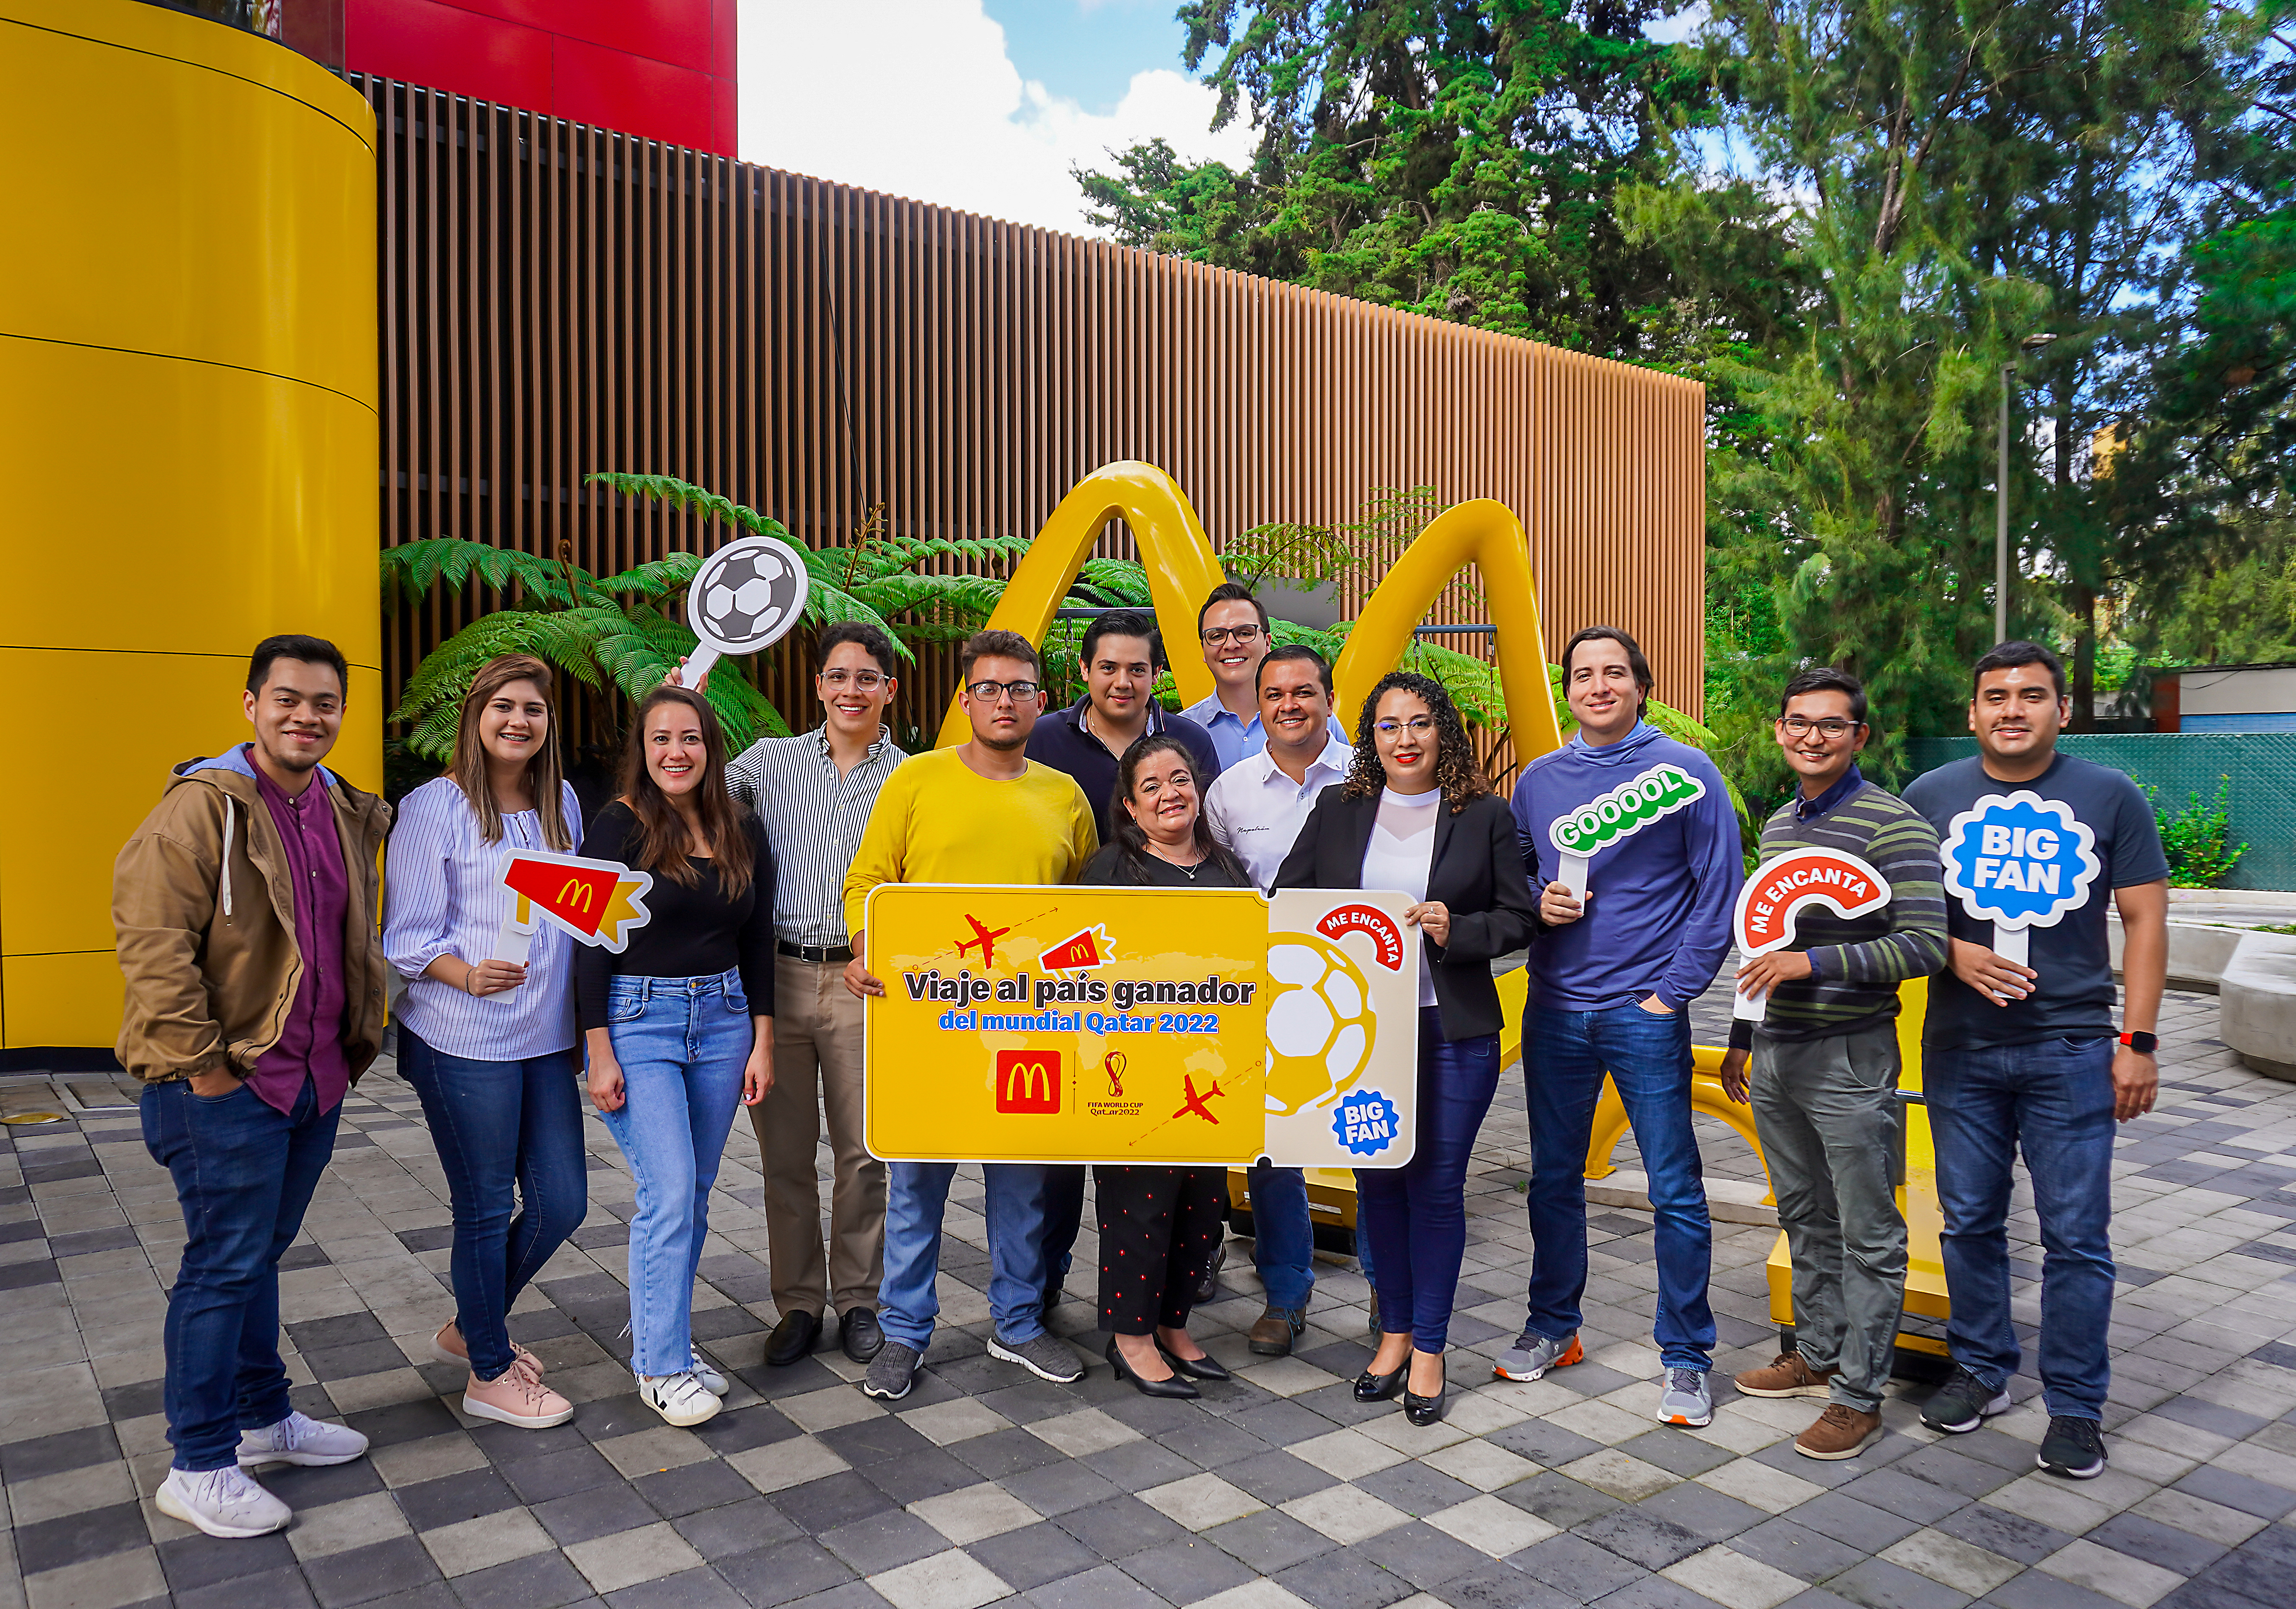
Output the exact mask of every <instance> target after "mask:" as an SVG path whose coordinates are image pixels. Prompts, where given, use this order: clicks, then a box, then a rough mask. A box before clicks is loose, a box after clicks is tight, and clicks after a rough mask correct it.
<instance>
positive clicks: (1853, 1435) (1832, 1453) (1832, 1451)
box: [1794, 1402, 1882, 1458]
mask: <svg viewBox="0 0 2296 1609" xmlns="http://www.w3.org/2000/svg"><path fill="white" fill-rule="evenodd" d="M1881 1433H1882V1416H1881V1415H1880V1414H1877V1413H1876V1414H1866V1413H1860V1412H1858V1410H1857V1409H1856V1408H1850V1407H1849V1406H1847V1405H1846V1404H1843V1403H1840V1402H1829V1403H1827V1404H1826V1407H1825V1412H1824V1413H1822V1414H1820V1415H1818V1416H1817V1423H1816V1424H1813V1425H1811V1426H1810V1427H1809V1428H1808V1430H1806V1431H1804V1432H1802V1433H1801V1434H1800V1435H1799V1436H1796V1437H1795V1438H1794V1451H1796V1452H1798V1453H1800V1455H1801V1456H1802V1457H1805V1458H1854V1457H1857V1455H1858V1454H1859V1453H1862V1452H1864V1451H1865V1450H1866V1443H1867V1442H1868V1441H1872V1440H1873V1439H1874V1437H1876V1436H1878V1435H1880V1434H1881Z"/></svg>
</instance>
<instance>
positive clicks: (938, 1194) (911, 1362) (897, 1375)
mask: <svg viewBox="0 0 2296 1609" xmlns="http://www.w3.org/2000/svg"><path fill="white" fill-rule="evenodd" d="M957 663H958V665H959V666H960V668H961V669H962V672H963V677H964V688H963V691H961V692H960V693H959V694H957V705H958V707H959V708H960V709H962V710H964V714H965V718H966V719H967V720H968V721H969V722H971V724H972V737H971V738H969V739H968V740H967V741H965V742H964V743H960V744H958V745H957V746H956V747H955V748H954V749H936V750H935V751H932V752H931V753H930V754H920V755H917V756H916V757H915V758H914V759H910V760H908V761H907V762H906V763H905V764H904V765H902V766H901V767H900V768H898V770H896V771H895V772H894V773H893V774H892V776H890V777H888V778H886V780H885V784H884V786H883V787H882V788H881V789H880V790H879V791H878V794H877V802H876V806H875V808H874V809H872V810H871V811H870V812H869V825H868V826H867V827H866V829H865V830H864V831H863V833H862V834H861V846H860V848H859V849H858V850H857V851H856V852H855V854H854V856H853V864H852V866H851V868H850V869H849V871H848V872H847V873H846V874H845V923H846V927H847V930H848V931H849V932H851V934H852V935H853V939H852V948H853V959H852V960H850V961H849V962H848V963H847V964H846V966H845V987H846V988H847V989H849V990H851V991H852V993H853V996H854V997H855V998H856V999H859V998H862V997H866V996H871V995H882V994H883V993H884V992H885V986H884V984H883V983H882V982H881V981H879V980H878V979H877V978H875V977H873V976H872V975H871V974H870V972H869V969H868V968H867V966H866V965H864V957H865V956H866V955H867V953H868V951H867V948H866V946H865V943H864V938H865V935H864V933H863V931H862V922H863V919H864V915H865V910H866V907H867V904H868V899H869V891H871V890H872V889H873V888H875V887H877V886H878V885H879V884H880V883H885V882H1017V883H1054V882H1075V881H1076V879H1077V875H1078V873H1080V872H1082V871H1083V870H1084V865H1085V862H1086V861H1087V860H1089V859H1091V858H1092V857H1093V852H1094V851H1095V850H1097V849H1098V848H1099V847H1100V840H1099V837H1098V835H1097V834H1096V833H1095V832H1094V830H1093V817H1092V807H1091V806H1090V805H1088V804H1087V803H1086V802H1085V797H1084V794H1083V792H1081V791H1080V790H1079V789H1078V787H1077V784H1076V783H1075V781H1074V780H1073V779H1071V778H1070V777H1069V776H1065V775H1063V774H1062V773H1061V772H1059V771H1056V770H1054V768H1052V767H1050V766H1046V765H1040V764H1038V763H1037V762H1036V761H1034V760H1032V759H1029V755H1028V743H1029V732H1030V730H1031V729H1032V728H1034V727H1035V726H1036V724H1037V717H1039V716H1041V715H1042V714H1043V713H1044V710H1045V694H1044V689H1043V684H1042V680H1041V672H1040V671H1039V669H1038V662H1037V651H1036V649H1035V648H1033V647H1031V646H1030V645H1029V640H1028V638H1026V637H1024V636H1019V635H1017V634H1016V633H1013V632H1010V631H976V632H974V633H973V634H972V637H971V638H970V639H968V640H967V641H966V643H965V644H964V649H963V651H962V652H961V653H959V654H958V656H957ZM981 1171H982V1173H983V1174H984V1175H985V1176H986V1178H987V1181H988V1201H987V1203H985V1211H986V1213H987V1217H988V1260H989V1268H990V1273H989V1282H988V1307H989V1311H990V1312H991V1314H992V1315H993V1316H994V1317H995V1318H996V1335H995V1337H994V1338H993V1339H992V1340H991V1341H990V1342H989V1343H988V1355H989V1356H990V1357H992V1358H997V1359H1003V1360H1004V1361H1005V1362H1007V1363H1017V1364H1019V1365H1021V1367H1023V1368H1025V1369H1027V1370H1028V1371H1029V1373H1031V1374H1033V1375H1037V1376H1038V1377H1039V1378H1041V1379H1045V1380H1050V1381H1054V1382H1056V1383H1067V1382H1069V1381H1071V1380H1076V1379H1079V1378H1081V1377H1082V1375H1083V1374H1084V1366H1083V1365H1082V1364H1081V1363H1080V1362H1079V1361H1078V1359H1077V1355H1076V1353H1075V1352H1073V1351H1072V1350H1070V1349H1069V1347H1068V1346H1067V1345H1066V1344H1065V1343H1063V1342H1061V1341H1059V1340H1058V1339H1056V1338H1055V1337H1054V1336H1053V1335H1051V1334H1047V1333H1046V1329H1045V1322H1044V1286H1045V1269H1046V1260H1045V1246H1046V1219H1047V1217H1048V1215H1049V1213H1050V1212H1051V1211H1053V1208H1052V1206H1051V1204H1050V1203H1051V1199H1052V1197H1053V1195H1054V1192H1055V1186H1056V1184H1057V1183H1058V1182H1059V1181H1060V1180H1062V1179H1063V1178H1064V1177H1065V1173H1066V1171H1067V1170H1052V1169H1047V1168H1044V1167H1039V1166H1037V1165H1034V1164H1030V1163H1018V1162H989V1163H988V1164H986V1165H985V1166H984V1167H983V1168H982V1170H981ZM1074 1171H1076V1172H1078V1173H1081V1172H1082V1171H1083V1170H1082V1169H1077V1170H1074ZM887 1174H888V1189H887V1195H886V1203H885V1276H884V1281H883V1284H882V1285H881V1286H880V1287H879V1290H878V1312H879V1318H880V1319H881V1323H882V1324H883V1326H884V1331H885V1344H884V1347H883V1349H882V1350H881V1351H879V1352H878V1354H877V1356H876V1359H875V1360H874V1361H873V1362H872V1363H871V1364H870V1365H869V1373H868V1375H867V1377H866V1378H865V1379H864V1380H863V1382H862V1384H861V1389H862V1390H863V1391H865V1392H866V1393H867V1394H868V1395H870V1396H872V1397H878V1398H881V1399H883V1400H887V1401H893V1400H898V1399H900V1398H902V1397H906V1396H907V1395H908V1394H909V1387H910V1385H911V1384H912V1383H914V1380H915V1378H916V1372H917V1367H918V1365H919V1364H921V1363H922V1362H923V1361H924V1354H925V1349H926V1347H928V1346H929V1345H931V1342H932V1332H933V1321H934V1319H935V1318H938V1317H939V1313H940V1301H939V1298H938V1297H937V1296H936V1295H935V1293H934V1289H933V1284H934V1281H935V1279H936V1278H937V1277H939V1272H940V1238H941V1233H940V1232H941V1217H942V1214H943V1212H944V1211H946V1210H947V1205H948V1188H949V1185H950V1182H951V1181H952V1180H954V1179H955V1177H956V1164H955V1162H892V1163H890V1164H888V1168H887ZM1073 1235H1074V1232H1073V1230H1071V1231H1070V1237H1071V1238H1073Z"/></svg>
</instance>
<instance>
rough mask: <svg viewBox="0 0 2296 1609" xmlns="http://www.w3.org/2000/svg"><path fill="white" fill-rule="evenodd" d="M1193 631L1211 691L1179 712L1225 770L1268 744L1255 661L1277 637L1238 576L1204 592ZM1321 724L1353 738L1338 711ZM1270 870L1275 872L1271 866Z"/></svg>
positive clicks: (1343, 738) (1344, 740)
mask: <svg viewBox="0 0 2296 1609" xmlns="http://www.w3.org/2000/svg"><path fill="white" fill-rule="evenodd" d="M1196 636H1197V637H1198V638H1199V639H1200V640H1201V642H1202V644H1203V649H1204V664H1205V666H1206V667H1207V668H1208V669H1210V671H1211V673H1212V694H1211V696H1210V698H1202V699H1198V700H1197V701H1196V702H1194V703H1193V704H1190V705H1189V706H1188V707H1187V708H1186V709H1185V710H1181V711H1180V714H1181V715H1182V716H1183V717H1184V718H1186V719H1188V720H1192V721H1193V722H1195V723H1196V725H1198V726H1199V727H1202V728H1203V729H1204V730H1205V731H1206V732H1207V733H1209V734H1210V736H1211V740H1212V747H1213V749H1214V750H1216V751H1218V755H1219V762H1220V769H1221V771H1222V772H1223V773H1225V772H1226V770H1227V769H1228V768H1229V767H1231V766H1233V765H1234V764H1235V763H1236V762H1237V761H1238V760H1241V759H1248V758H1250V757H1251V756H1252V755H1254V754H1258V753H1259V752H1260V751H1263V750H1265V749H1266V748H1267V727H1266V726H1265V725H1264V724H1263V723H1262V721H1261V719H1260V710H1259V684H1258V682H1257V681H1256V679H1255V676H1256V673H1257V672H1258V670H1259V661H1261V660H1262V659H1264V658H1265V657H1267V651H1268V650H1269V649H1270V648H1272V647H1274V646H1275V637H1274V636H1273V634H1272V633H1271V631H1270V629H1269V626H1268V620H1267V609H1266V607H1265V606H1263V605H1262V604H1261V603H1260V601H1259V598H1258V597H1256V596H1254V595H1253V594H1252V590H1251V587H1246V586H1245V585H1244V584H1243V583H1242V582H1241V581H1222V582H1221V583H1220V584H1219V585H1218V586H1217V587H1213V588H1212V589H1211V591H1210V593H1209V594H1207V595H1205V598H1204V606H1203V607H1202V608H1201V609H1199V610H1197V611H1196ZM1324 727H1325V730H1326V731H1327V732H1329V734H1330V735H1331V740H1332V741H1333V743H1337V744H1339V745H1340V747H1341V748H1342V749H1344V748H1346V747H1347V746H1348V744H1349V743H1351V742H1352V741H1353V740H1352V739H1351V738H1349V735H1348V729H1347V728H1346V727H1342V726H1341V725H1340V722H1339V718H1338V717H1337V716H1334V715H1332V714H1330V713H1328V712H1326V714H1325V715H1324ZM1276 858H1277V859H1278V860H1281V859H1282V858H1283V857H1282V856H1281V855H1278V856H1277V857H1276ZM1269 875H1270V876H1273V875H1274V868H1273V867H1272V866H1271V867H1270V868H1269Z"/></svg>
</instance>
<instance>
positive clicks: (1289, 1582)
mask: <svg viewBox="0 0 2296 1609" xmlns="http://www.w3.org/2000/svg"><path fill="white" fill-rule="evenodd" d="M1275 1584H1276V1585H1277V1586H1279V1587H1282V1588H1283V1589H1284V1590H1285V1591H1287V1592H1290V1593H1292V1595H1293V1596H1295V1597H1300V1598H1302V1599H1305V1600H1306V1601H1307V1602H1308V1603H1309V1604H1312V1605H1315V1606H1316V1609H1385V1605H1389V1604H1393V1603H1398V1602H1400V1601H1401V1600H1402V1599H1404V1598H1406V1597H1410V1596H1411V1595H1412V1593H1413V1592H1414V1591H1415V1588H1413V1586H1412V1585H1411V1583H1410V1582H1408V1581H1406V1580H1404V1579H1403V1578H1402V1577H1400V1576H1398V1575H1395V1574H1392V1573H1390V1572H1388V1571H1387V1570H1385V1569H1382V1567H1381V1566H1380V1565H1379V1564H1377V1563H1376V1562H1375V1561H1374V1560H1373V1559H1371V1558H1370V1557H1368V1556H1366V1555H1365V1554H1364V1553H1363V1551H1362V1550H1361V1549H1360V1548H1356V1547H1334V1548H1333V1549H1332V1551H1331V1552H1329V1553H1324V1554H1318V1555H1317V1556H1316V1557H1314V1558H1312V1559H1308V1560H1306V1561H1305V1562H1303V1563H1301V1564H1294V1565H1292V1568H1290V1569H1289V1570H1286V1571H1284V1572H1282V1573H1281V1574H1279V1575H1277V1576H1276V1578H1275Z"/></svg>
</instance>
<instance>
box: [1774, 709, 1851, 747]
mask: <svg viewBox="0 0 2296 1609" xmlns="http://www.w3.org/2000/svg"><path fill="white" fill-rule="evenodd" d="M1865 724H1866V723H1865V722H1864V721H1858V720H1842V719H1841V718H1838V717H1836V716H1832V715H1829V716H1827V717H1826V718H1825V719H1824V720H1809V719H1807V718H1804V717H1802V716H1799V715H1788V716H1782V717H1780V718H1779V720H1778V725H1780V726H1781V727H1784V728H1785V729H1786V735H1787V736H1789V737H1805V736H1808V735H1809V734H1810V733H1812V732H1816V734H1817V735H1819V736H1820V737H1822V738H1824V739H1825V741H1826V742H1828V743H1838V742H1840V741H1841V739H1842V738H1845V737H1847V736H1849V733H1850V730H1851V728H1853V727H1862V726H1864V725H1865Z"/></svg>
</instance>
